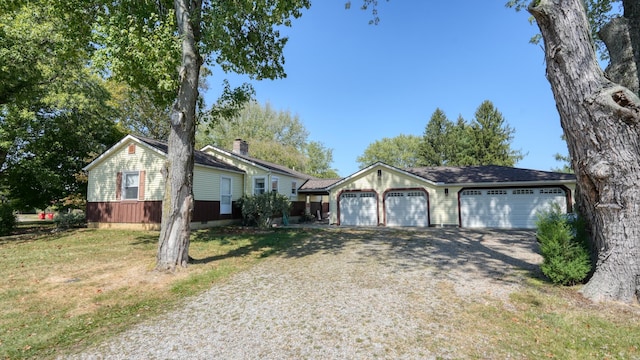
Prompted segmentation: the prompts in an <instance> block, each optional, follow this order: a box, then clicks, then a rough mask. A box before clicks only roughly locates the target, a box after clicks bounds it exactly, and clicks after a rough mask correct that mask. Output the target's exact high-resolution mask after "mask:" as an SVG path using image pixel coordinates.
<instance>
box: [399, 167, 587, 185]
mask: <svg viewBox="0 0 640 360" xmlns="http://www.w3.org/2000/svg"><path fill="white" fill-rule="evenodd" d="M405 171H407V172H409V173H411V174H414V175H417V176H420V177H422V178H424V179H427V180H429V181H432V182H436V183H447V184H465V183H500V182H534V181H563V180H564V181H571V180H575V179H576V177H575V175H574V174H566V173H558V172H551V171H540V170H530V169H520V168H512V167H507V166H498V165H485V166H460V167H453V166H441V167H419V168H409V169H406V170H405Z"/></svg>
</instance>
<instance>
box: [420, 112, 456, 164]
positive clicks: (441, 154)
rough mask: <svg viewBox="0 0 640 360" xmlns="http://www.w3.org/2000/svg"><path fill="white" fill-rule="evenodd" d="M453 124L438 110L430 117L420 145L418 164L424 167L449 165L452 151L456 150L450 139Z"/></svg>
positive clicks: (452, 139) (452, 140) (453, 140)
mask: <svg viewBox="0 0 640 360" xmlns="http://www.w3.org/2000/svg"><path fill="white" fill-rule="evenodd" d="M453 127H454V125H453V123H452V122H451V121H449V119H447V115H445V113H444V112H443V111H442V110H441V109H440V108H436V110H435V111H434V112H433V114H432V115H431V119H429V122H428V123H427V126H426V127H425V130H424V134H423V135H422V141H421V143H420V164H421V165H424V166H442V165H449V164H450V163H451V160H452V156H453V155H454V154H453V149H455V148H456V146H455V144H454V142H455V139H454V138H452V136H451V135H452V134H453V130H454V129H453Z"/></svg>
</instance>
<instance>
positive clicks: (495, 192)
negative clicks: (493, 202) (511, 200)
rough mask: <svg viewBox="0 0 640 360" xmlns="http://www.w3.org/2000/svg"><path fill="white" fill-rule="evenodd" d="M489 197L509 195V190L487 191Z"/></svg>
mask: <svg viewBox="0 0 640 360" xmlns="http://www.w3.org/2000/svg"><path fill="white" fill-rule="evenodd" d="M487 195H507V190H487Z"/></svg>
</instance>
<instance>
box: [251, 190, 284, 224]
mask: <svg viewBox="0 0 640 360" xmlns="http://www.w3.org/2000/svg"><path fill="white" fill-rule="evenodd" d="M238 206H239V207H240V211H241V212H242V218H243V220H244V222H245V224H247V225H255V226H258V227H260V228H268V227H269V226H271V223H272V221H273V219H274V218H275V217H279V216H282V217H286V216H288V215H289V211H290V209H291V202H290V201H289V198H288V197H286V196H284V195H282V194H278V193H276V192H266V193H263V194H258V195H251V196H248V195H244V196H243V197H242V198H240V200H239V201H238Z"/></svg>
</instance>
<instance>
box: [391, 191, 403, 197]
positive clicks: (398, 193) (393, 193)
mask: <svg viewBox="0 0 640 360" xmlns="http://www.w3.org/2000/svg"><path fill="white" fill-rule="evenodd" d="M403 196H404V193H401V192H390V193H388V194H387V197H403Z"/></svg>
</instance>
